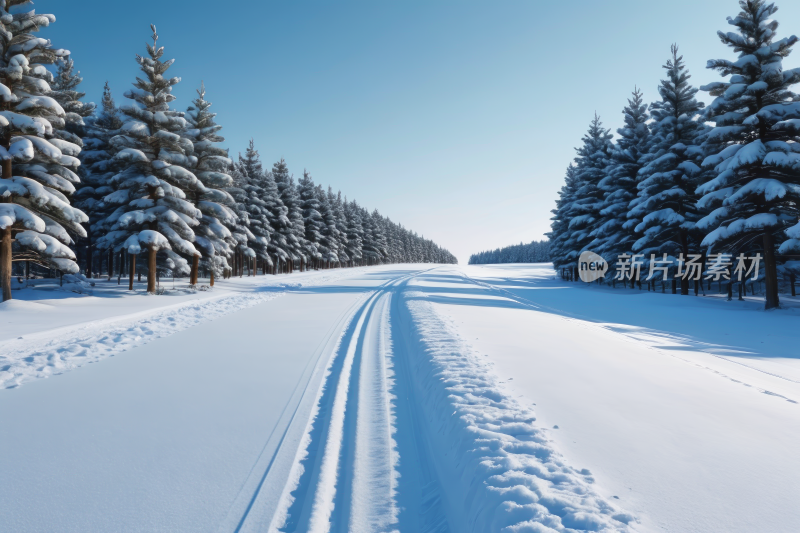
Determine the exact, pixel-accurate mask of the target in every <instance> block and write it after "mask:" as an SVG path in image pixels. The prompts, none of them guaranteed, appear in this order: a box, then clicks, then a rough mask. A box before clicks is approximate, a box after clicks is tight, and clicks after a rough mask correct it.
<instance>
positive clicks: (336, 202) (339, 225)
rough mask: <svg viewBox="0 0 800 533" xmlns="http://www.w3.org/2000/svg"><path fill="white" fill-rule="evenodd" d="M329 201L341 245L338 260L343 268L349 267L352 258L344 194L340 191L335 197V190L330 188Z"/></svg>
mask: <svg viewBox="0 0 800 533" xmlns="http://www.w3.org/2000/svg"><path fill="white" fill-rule="evenodd" d="M328 201H329V202H330V203H331V208H332V209H333V214H334V217H335V218H336V233H337V238H338V244H339V246H338V257H337V260H338V262H339V264H340V265H341V266H348V265H349V264H350V256H349V255H348V252H347V244H348V243H347V217H346V216H345V214H344V202H343V201H342V192H341V191H339V192H338V193H336V195H335V196H334V194H333V189H331V188H330V187H328Z"/></svg>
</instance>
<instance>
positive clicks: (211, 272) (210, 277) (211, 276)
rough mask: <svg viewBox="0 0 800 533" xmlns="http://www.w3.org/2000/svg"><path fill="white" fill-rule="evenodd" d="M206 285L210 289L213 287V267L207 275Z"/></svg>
mask: <svg viewBox="0 0 800 533" xmlns="http://www.w3.org/2000/svg"><path fill="white" fill-rule="evenodd" d="M208 285H209V286H210V287H213V286H214V267H211V269H210V271H209V274H208Z"/></svg>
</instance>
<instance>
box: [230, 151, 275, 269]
mask: <svg viewBox="0 0 800 533" xmlns="http://www.w3.org/2000/svg"><path fill="white" fill-rule="evenodd" d="M237 168H238V172H239V173H240V174H241V175H242V176H246V179H245V181H246V182H247V184H246V185H244V190H245V191H246V192H247V196H246V197H245V199H244V207H245V209H246V210H247V215H248V221H249V225H248V227H249V229H250V232H251V233H252V234H253V237H254V239H252V240H251V241H250V242H249V243H248V246H249V247H250V248H251V249H252V250H253V252H254V253H255V257H256V266H255V268H256V270H257V269H258V264H257V263H258V259H261V263H262V265H263V267H264V273H266V272H267V271H268V270H271V269H272V266H273V262H272V258H271V256H270V242H271V241H272V238H273V234H274V233H275V230H274V229H273V228H272V224H271V220H272V214H271V203H270V196H271V195H274V194H275V193H274V192H273V193H270V192H269V191H268V189H275V184H274V182H272V176H270V175H269V172H265V171H264V169H263V166H262V164H261V156H260V155H259V153H258V150H256V149H255V143H254V141H253V139H250V143H249V144H248V146H247V149H246V150H245V155H244V157H242V155H241V154H239V163H238V164H237ZM270 183H271V185H270Z"/></svg>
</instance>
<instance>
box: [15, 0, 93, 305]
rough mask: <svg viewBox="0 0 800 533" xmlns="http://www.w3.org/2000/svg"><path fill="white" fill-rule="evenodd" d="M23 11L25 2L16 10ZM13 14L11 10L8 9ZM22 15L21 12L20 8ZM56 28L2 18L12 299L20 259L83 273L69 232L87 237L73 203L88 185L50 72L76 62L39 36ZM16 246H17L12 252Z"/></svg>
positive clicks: (39, 20) (40, 20)
mask: <svg viewBox="0 0 800 533" xmlns="http://www.w3.org/2000/svg"><path fill="white" fill-rule="evenodd" d="M16 4H19V2H16ZM5 5H6V6H8V4H5ZM18 7H21V6H18ZM54 21H55V17H54V16H53V15H42V14H37V13H35V12H34V11H33V10H32V9H31V10H29V11H27V12H25V11H22V10H16V14H14V15H11V14H9V13H8V10H7V9H2V10H0V46H2V52H3V54H2V57H3V78H2V80H0V101H2V103H3V111H0V128H2V133H3V136H2V139H3V141H2V146H0V166H2V177H1V178H0V198H2V203H0V286H2V294H3V297H2V299H3V301H5V300H10V299H11V268H12V254H15V253H16V255H17V258H18V259H19V260H28V261H36V262H39V263H40V264H44V265H46V266H54V267H55V268H57V269H59V270H61V271H63V272H67V273H75V272H78V270H79V269H78V265H77V264H76V263H75V259H76V257H75V254H74V253H73V251H72V250H71V249H70V248H69V246H68V245H70V244H72V238H71V237H70V234H69V233H68V232H71V233H72V234H74V235H76V236H78V237H85V236H86V232H85V230H84V228H83V227H82V226H81V224H82V223H83V222H87V221H88V217H87V216H86V215H85V214H84V213H83V212H82V211H81V210H80V209H77V208H75V207H72V206H71V205H70V202H69V196H70V195H72V194H73V193H74V192H75V184H77V183H79V182H80V179H79V177H78V174H77V173H76V172H77V170H78V166H79V165H80V161H79V160H78V155H79V154H80V151H81V147H80V146H79V145H78V144H76V143H73V142H70V141H67V140H64V139H63V138H60V136H59V135H58V133H57V132H58V131H59V130H63V128H64V127H65V125H66V121H65V120H66V112H65V111H64V109H63V108H62V107H61V105H59V103H58V102H57V101H56V100H55V99H54V98H53V97H51V96H49V93H50V92H51V84H53V83H54V81H55V80H54V78H53V75H52V74H51V73H50V72H49V71H48V70H47V69H46V68H45V67H44V65H48V64H53V63H54V62H55V61H57V60H58V59H64V58H66V57H67V56H68V55H69V52H67V51H66V50H60V49H54V48H52V46H51V44H50V41H49V40H47V39H40V38H37V37H34V36H33V35H32V33H34V32H37V31H38V30H39V29H40V28H43V27H47V26H48V25H49V24H50V23H52V22H54ZM12 241H13V244H12Z"/></svg>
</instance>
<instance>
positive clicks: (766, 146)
mask: <svg viewBox="0 0 800 533" xmlns="http://www.w3.org/2000/svg"><path fill="white" fill-rule="evenodd" d="M739 5H740V7H741V12H740V13H739V14H738V15H737V16H736V17H735V18H732V19H731V18H729V19H728V23H729V24H731V25H733V26H735V27H736V29H737V31H736V32H729V33H723V32H718V35H719V38H720V40H721V41H722V42H723V44H725V45H727V46H729V47H731V48H732V49H733V50H734V51H735V52H738V53H739V57H738V59H737V60H736V61H729V60H725V59H718V60H711V61H709V62H708V67H709V68H711V69H714V70H717V71H718V72H719V73H720V74H721V75H722V76H730V79H729V80H728V81H724V82H715V83H711V84H708V85H706V86H704V87H701V89H702V90H705V91H708V92H709V93H710V94H711V95H712V96H715V97H716V98H715V99H714V101H713V102H712V103H711V104H710V105H709V107H708V112H707V119H708V120H710V121H712V122H714V123H715V124H716V127H715V128H714V129H713V130H712V131H711V132H710V133H709V134H708V137H707V139H706V141H705V144H704V147H705V149H706V153H707V154H709V155H708V157H706V159H705V160H704V161H703V166H704V167H706V168H713V169H714V170H715V172H716V173H717V176H716V177H715V178H714V179H712V180H710V181H709V182H707V183H704V184H703V185H701V186H700V187H699V188H698V190H697V192H698V193H699V194H701V195H703V197H702V198H701V200H700V202H701V204H702V205H704V206H709V207H716V209H714V211H712V212H711V213H710V214H709V215H707V216H706V217H704V218H703V219H701V220H700V221H699V222H698V223H697V226H698V228H700V229H702V230H705V231H708V232H709V233H708V235H707V236H706V237H705V239H703V242H702V244H703V246H707V247H708V248H709V251H710V252H714V253H719V252H724V251H729V252H733V253H736V252H742V253H747V252H752V251H755V250H759V249H760V250H761V251H762V252H763V256H764V270H765V279H766V286H767V291H766V292H767V294H766V302H765V307H766V308H767V309H770V308H773V307H777V306H778V305H779V301H778V275H777V258H776V254H775V252H776V250H775V248H776V239H781V238H783V236H784V231H785V230H786V229H787V228H788V227H789V225H790V224H791V223H792V221H796V220H797V206H798V202H800V172H798V170H797V167H796V166H795V165H796V163H795V162H796V161H797V158H798V153H800V149H798V148H797V147H798V146H800V145H798V144H797V143H796V142H795V140H796V139H795V137H794V135H795V134H796V132H797V130H798V127H797V126H796V124H797V123H798V122H800V102H798V101H797V100H798V98H797V95H795V94H794V93H793V92H791V91H790V90H789V87H790V86H791V85H794V84H796V83H797V82H799V81H800V69H792V70H783V68H782V62H783V58H784V57H786V56H788V55H789V53H790V52H791V48H792V46H794V44H795V43H796V42H797V37H795V36H791V37H786V38H784V39H780V40H775V32H776V30H777V28H778V22H777V21H776V20H774V19H773V18H772V16H773V14H774V13H775V12H776V11H777V7H775V5H774V4H771V3H767V2H765V1H763V0H741V1H740V2H739ZM787 248H789V246H787ZM786 250H787V249H784V251H786Z"/></svg>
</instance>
